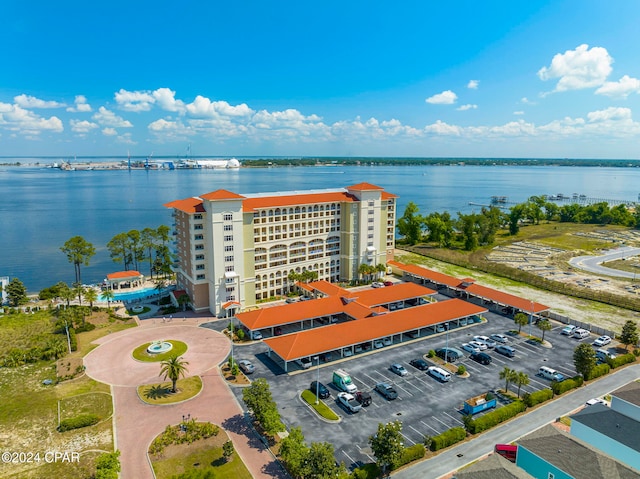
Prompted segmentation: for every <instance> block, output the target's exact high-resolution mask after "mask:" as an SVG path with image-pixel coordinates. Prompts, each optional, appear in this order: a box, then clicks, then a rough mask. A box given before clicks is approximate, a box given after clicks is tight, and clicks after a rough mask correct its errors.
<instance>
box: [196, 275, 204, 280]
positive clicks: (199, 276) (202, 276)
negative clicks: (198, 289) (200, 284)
mask: <svg viewBox="0 0 640 479" xmlns="http://www.w3.org/2000/svg"><path fill="white" fill-rule="evenodd" d="M204 278H205V276H204V274H199V275H198V276H196V279H204Z"/></svg>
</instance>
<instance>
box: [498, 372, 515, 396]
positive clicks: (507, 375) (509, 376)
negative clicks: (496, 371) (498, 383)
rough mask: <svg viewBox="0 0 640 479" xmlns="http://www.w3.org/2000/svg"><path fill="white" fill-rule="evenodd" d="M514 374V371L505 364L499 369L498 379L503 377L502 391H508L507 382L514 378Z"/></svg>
mask: <svg viewBox="0 0 640 479" xmlns="http://www.w3.org/2000/svg"><path fill="white" fill-rule="evenodd" d="M516 375H517V373H516V371H514V370H513V369H511V368H509V367H507V366H505V367H504V369H503V370H502V371H500V379H504V392H507V391H509V384H510V383H511V382H512V381H514V380H515V376H516Z"/></svg>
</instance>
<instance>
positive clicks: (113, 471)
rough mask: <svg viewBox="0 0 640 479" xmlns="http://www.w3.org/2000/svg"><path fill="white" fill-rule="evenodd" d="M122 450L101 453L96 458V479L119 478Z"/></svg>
mask: <svg viewBox="0 0 640 479" xmlns="http://www.w3.org/2000/svg"><path fill="white" fill-rule="evenodd" d="M119 457H120V451H116V452H107V453H104V454H100V455H99V456H98V459H97V460H96V475H95V479H118V473H119V472H120V459H118V458H119Z"/></svg>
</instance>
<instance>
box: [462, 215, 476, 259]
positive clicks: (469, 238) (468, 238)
mask: <svg viewBox="0 0 640 479" xmlns="http://www.w3.org/2000/svg"><path fill="white" fill-rule="evenodd" d="M458 231H460V233H461V234H462V241H463V243H464V245H463V247H464V249H465V251H474V250H476V249H477V248H478V233H477V220H476V215H475V214H470V215H463V214H462V213H458Z"/></svg>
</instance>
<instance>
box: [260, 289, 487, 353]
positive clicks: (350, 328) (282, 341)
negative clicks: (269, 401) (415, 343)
mask: <svg viewBox="0 0 640 479" xmlns="http://www.w3.org/2000/svg"><path fill="white" fill-rule="evenodd" d="M486 311H487V310H486V308H482V307H480V306H477V305H474V304H471V303H467V302H466V301H462V300H460V299H450V300H447V301H440V302H438V303H430V304H426V305H423V306H416V307H415V308H408V309H403V310H400V311H394V312H388V313H386V314H383V315H380V316H370V317H366V318H362V319H358V320H355V321H347V322H345V323H340V324H333V325H330V326H323V327H319V328H313V329H308V330H306V331H300V332H298V333H294V334H287V335H284V336H276V337H273V338H267V339H265V340H264V342H265V344H266V345H267V346H268V347H269V348H271V349H272V350H273V351H275V352H276V354H278V356H280V357H281V358H283V359H284V360H286V361H291V360H293V359H298V358H303V357H308V356H312V355H315V354H320V353H323V352H327V351H333V350H335V349H339V348H342V347H345V346H349V345H352V344H359V343H363V342H368V341H372V340H373V339H378V338H383V337H386V336H391V335H392V334H398V333H400V332H404V331H411V330H414V329H418V328H422V327H425V326H432V325H434V324H438V323H442V322H445V321H451V320H455V319H459V318H465V317H468V316H472V315H474V314H482V313H484V312H486Z"/></svg>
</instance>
